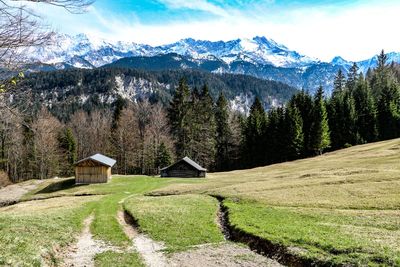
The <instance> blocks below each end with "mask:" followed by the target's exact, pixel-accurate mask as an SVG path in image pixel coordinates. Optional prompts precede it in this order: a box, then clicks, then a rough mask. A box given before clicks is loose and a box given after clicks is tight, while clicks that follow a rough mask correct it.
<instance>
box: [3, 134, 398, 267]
mask: <svg viewBox="0 0 400 267" xmlns="http://www.w3.org/2000/svg"><path fill="white" fill-rule="evenodd" d="M83 195H85V196H83ZM210 195H220V196H223V197H225V200H224V204H225V205H226V206H227V207H228V208H229V218H230V222H231V223H232V224H233V225H234V226H235V227H237V228H240V229H242V230H243V231H245V232H248V233H251V234H254V235H257V236H260V237H262V238H265V239H268V240H270V241H271V242H273V243H276V244H281V245H284V246H286V247H289V248H290V249H291V250H292V251H294V252H293V253H296V254H298V255H300V256H301V257H304V258H310V259H315V260H322V261H325V262H330V263H332V264H344V265H354V266H399V265H400V245H399V244H400V140H399V139H395V140H391V141H385V142H378V143H374V144H368V145H361V146H356V147H352V148H348V149H344V150H341V151H336V152H333V153H327V154H325V155H323V156H319V157H316V158H310V159H303V160H298V161H294V162H288V163H282V164H276V165H271V166H267V167H262V168H255V169H251V170H240V171H232V172H224V173H210V174H208V176H207V178H206V179H165V178H154V177H143V176H114V177H113V179H112V180H111V182H110V183H108V184H100V185H85V186H74V185H73V180H72V179H71V178H70V179H51V180H47V181H45V182H43V183H42V184H40V186H39V187H38V188H37V189H36V190H34V191H31V192H29V193H28V194H26V195H25V196H24V198H23V200H24V201H26V202H21V203H19V204H16V205H13V206H8V207H3V208H0V243H1V244H2V246H0V265H13V266H14V265H19V266H41V265H43V264H44V263H47V264H48V263H49V262H50V263H53V264H54V265H59V264H61V259H60V258H59V255H57V253H56V252H57V251H59V250H60V249H62V248H63V247H65V246H66V245H68V244H70V243H72V242H74V240H75V238H76V236H77V235H78V234H79V233H80V231H81V229H82V222H83V220H84V218H86V217H88V216H89V215H90V214H94V221H93V223H92V225H91V232H92V234H93V235H94V238H96V239H99V240H103V241H105V242H108V243H109V244H111V245H114V246H118V247H121V248H126V247H127V246H129V244H130V241H129V239H128V237H127V236H126V235H125V233H124V232H123V230H122V227H121V226H120V225H119V223H118V221H117V219H116V214H117V212H118V210H121V209H125V210H126V211H127V212H129V213H130V214H131V215H132V216H133V217H134V218H135V219H137V221H138V225H139V227H140V230H141V231H143V232H145V233H146V234H148V235H149V236H150V237H151V238H153V239H154V240H156V241H161V242H163V243H164V245H165V247H166V252H170V253H173V252H176V251H182V250H190V249H192V248H193V247H194V246H197V245H202V244H205V243H208V244H209V243H212V244H219V243H221V242H225V241H224V239H223V235H222V233H221V231H220V229H219V228H218V225H217V210H218V202H217V200H216V199H215V198H213V197H210ZM32 199H41V200H36V201H29V200H32ZM109 263H115V264H117V265H118V266H129V265H131V266H141V265H142V264H143V263H142V260H141V259H140V257H139V256H138V255H137V254H136V253H135V252H134V251H132V252H129V253H116V252H105V253H101V254H98V255H97V256H96V258H95V264H96V266H107V265H108V264H109Z"/></svg>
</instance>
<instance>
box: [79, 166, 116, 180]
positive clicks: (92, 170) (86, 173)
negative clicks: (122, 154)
mask: <svg viewBox="0 0 400 267" xmlns="http://www.w3.org/2000/svg"><path fill="white" fill-rule="evenodd" d="M110 177H111V168H110V167H106V166H101V165H99V166H76V167H75V179H76V183H80V184H92V183H107V181H108V179H109V178H110Z"/></svg>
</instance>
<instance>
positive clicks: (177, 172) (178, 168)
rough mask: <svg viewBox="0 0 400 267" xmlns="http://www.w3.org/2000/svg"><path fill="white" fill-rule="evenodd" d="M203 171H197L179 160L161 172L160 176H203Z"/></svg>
mask: <svg viewBox="0 0 400 267" xmlns="http://www.w3.org/2000/svg"><path fill="white" fill-rule="evenodd" d="M205 176H206V174H205V172H203V171H198V170H196V169H194V168H193V167H192V166H190V165H188V164H187V163H184V162H180V163H177V164H175V165H173V166H171V167H170V168H168V169H166V170H163V171H162V172H161V177H186V178H189V177H205Z"/></svg>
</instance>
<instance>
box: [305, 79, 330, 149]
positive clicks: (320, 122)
mask: <svg viewBox="0 0 400 267" xmlns="http://www.w3.org/2000/svg"><path fill="white" fill-rule="evenodd" d="M323 93H324V91H323V88H322V86H320V87H319V88H318V90H317V92H316V94H315V96H314V105H313V111H312V120H313V122H312V125H311V131H310V143H309V146H310V150H311V151H313V152H314V153H315V154H317V155H320V154H322V152H323V151H324V150H325V149H327V148H329V146H330V144H331V141H330V136H329V126H328V116H327V112H326V106H325V100H324V96H323Z"/></svg>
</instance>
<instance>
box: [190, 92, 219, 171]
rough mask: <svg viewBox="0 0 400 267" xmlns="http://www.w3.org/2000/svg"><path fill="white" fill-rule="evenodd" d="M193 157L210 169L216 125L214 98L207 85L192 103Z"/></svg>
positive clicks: (214, 148)
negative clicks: (193, 127)
mask: <svg viewBox="0 0 400 267" xmlns="http://www.w3.org/2000/svg"><path fill="white" fill-rule="evenodd" d="M192 108H193V110H194V112H193V113H192V122H193V125H194V126H195V129H194V131H193V140H192V141H193V142H192V143H193V148H192V150H193V154H194V156H193V158H194V160H196V161H198V162H199V163H200V164H202V165H203V166H205V167H206V168H208V169H212V168H213V167H214V166H213V164H214V161H215V152H216V140H215V136H216V125H215V117H214V100H213V98H212V97H211V95H210V92H209V89H208V86H207V85H204V86H203V88H202V90H201V93H200V97H199V101H198V102H197V104H193V105H192Z"/></svg>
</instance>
